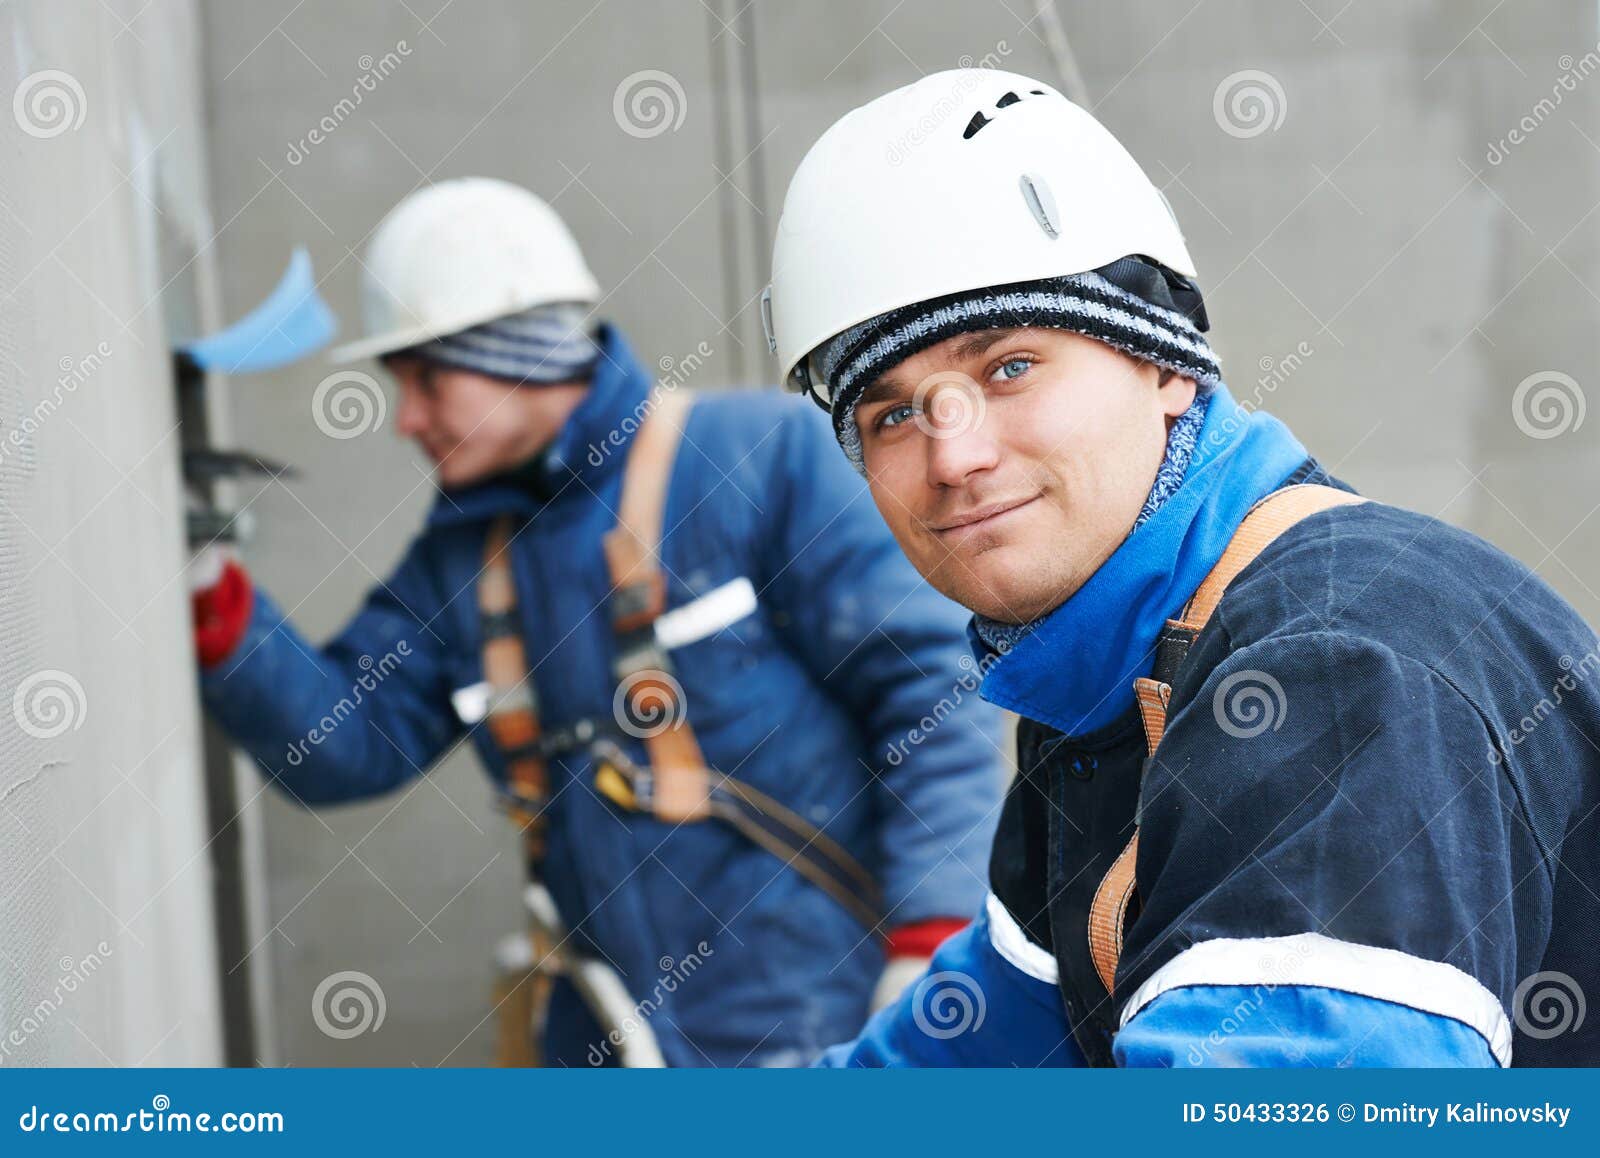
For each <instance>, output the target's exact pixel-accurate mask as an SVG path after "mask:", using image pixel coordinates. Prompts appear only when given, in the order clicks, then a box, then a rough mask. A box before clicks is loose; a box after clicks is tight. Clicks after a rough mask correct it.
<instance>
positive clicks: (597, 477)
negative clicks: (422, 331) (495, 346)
mask: <svg viewBox="0 0 1600 1158" xmlns="http://www.w3.org/2000/svg"><path fill="white" fill-rule="evenodd" d="M599 346H600V361H599V363H598V364H597V365H596V366H595V372H594V377H593V378H592V379H591V380H590V383H589V392H588V394H586V395H585V396H584V399H583V401H582V402H580V403H579V404H578V407H577V409H576V410H574V411H573V412H572V414H571V416H570V417H569V418H568V419H567V422H566V425H564V426H563V427H562V428H561V430H560V432H559V433H558V434H557V435H556V437H555V439H554V440H553V441H552V442H551V443H550V445H549V446H548V447H546V448H545V450H544V452H543V453H542V454H541V455H540V456H539V458H538V459H537V460H536V461H535V462H534V463H532V464H530V466H529V468H528V469H529V470H531V471H533V472H535V473H534V475H533V477H531V478H524V479H522V480H518V479H516V478H513V477H511V476H510V475H496V476H495V477H494V478H491V479H487V480H485V481H483V482H480V483H474V484H472V485H471V486H466V487H462V488H460V489H457V490H448V491H444V492H443V493H442V494H441V495H440V496H439V499H438V501H437V502H435V503H434V505H433V509H432V511H430V512H429V515H428V524H427V525H428V526H429V527H430V528H432V527H436V526H447V525H453V524H457V523H464V522H474V521H479V520H484V519H489V518H493V517H494V516H496V515H502V514H526V515H529V516H532V515H535V514H537V513H538V512H539V511H541V510H543V509H544V508H545V507H546V506H548V505H550V504H552V503H559V502H570V501H573V500H574V499H579V500H581V499H584V498H587V497H589V493H590V491H599V490H600V487H601V484H602V482H603V481H604V480H605V479H606V477H607V476H608V475H610V474H611V473H612V472H614V471H618V470H621V469H622V464H623V462H624V460H625V459H626V458H627V453H628V447H629V446H630V445H631V443H632V441H633V435H634V432H635V431H636V430H637V429H638V416H639V415H640V414H641V413H643V404H644V400H645V399H646V397H648V396H649V393H650V389H651V385H652V383H651V380H650V378H649V376H648V375H647V374H646V372H645V369H644V367H643V366H641V365H640V364H639V361H638V359H637V358H635V357H634V354H633V351H632V350H631V349H630V348H629V347H628V344H627V342H626V341H624V340H623V337H622V335H621V334H620V333H619V332H618V331H617V329H616V328H615V327H614V326H612V325H610V324H609V323H607V324H602V325H601V327H600V333H599ZM527 389H530V390H537V389H538V387H537V386H530V387H527ZM530 482H532V483H535V484H537V485H536V486H530V485H529V483H530ZM536 491H541V492H543V494H544V495H545V496H547V497H545V498H541V497H540V496H539V494H537V493H535V492H536Z"/></svg>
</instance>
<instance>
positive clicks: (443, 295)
mask: <svg viewBox="0 0 1600 1158" xmlns="http://www.w3.org/2000/svg"><path fill="white" fill-rule="evenodd" d="M599 298H600V287H599V286H598V285H597V284H596V283H595V280H594V275H593V274H591V273H590V272H589V267H588V266H587V265H586V264H585V263H584V260H583V254H582V252H581V251H579V249H578V243H577V242H576V241H575V240H574V239H573V237H572V234H571V232H569V231H568V229H567V227H566V225H565V224H564V223H563V222H562V220H561V218H560V217H558V216H557V215H556V211H555V210H554V209H551V208H550V206H549V205H547V204H545V202H544V201H542V200H540V199H539V198H538V197H535V196H534V195H533V194H532V193H530V192H528V191H527V190H526V189H523V188H520V187H518V186H516V185H513V184H511V183H510V182H509V181H498V180H495V179H494V178H492V177H464V178H460V179H458V180H453V181H441V182H439V183H438V184H437V185H430V186H428V187H427V188H425V189H419V190H417V191H416V192H415V193H412V194H411V195H410V196H409V197H407V198H405V200H403V201H401V202H400V204H398V205H396V206H395V207H394V208H393V209H391V210H390V211H389V214H388V216H386V217H385V218H384V219H383V221H382V222H380V223H379V225H378V228H377V229H376V230H375V231H374V232H373V235H372V241H371V242H370V243H369V244H368V245H367V254H366V264H365V268H364V269H363V270H362V275H361V313H362V319H363V321H364V322H365V326H366V337H364V338H362V339H360V340H359V341H355V342H350V343H348V344H346V345H343V346H340V347H338V348H337V349H335V350H334V351H333V352H332V355H331V356H332V357H333V358H334V359H335V360H336V361H354V360H356V359H358V358H371V357H380V356H382V355H384V354H391V353H393V352H395V351H396V350H404V349H406V348H407V347H409V346H415V345H417V344H418V343H419V342H425V341H427V340H429V339H430V338H438V337H442V336H444V335H446V334H454V333H458V332H460V331H461V330H465V329H469V328H471V327H472V326H476V325H479V324H481V323H483V322H487V321H492V320H493V319H495V318H499V317H504V316H506V315H507V314H515V313H521V312H522V311H523V310H527V309H532V308H533V307H534V306H541V305H550V304H553V303H556V302H579V303H583V304H591V303H593V302H596V301H598V300H599Z"/></svg>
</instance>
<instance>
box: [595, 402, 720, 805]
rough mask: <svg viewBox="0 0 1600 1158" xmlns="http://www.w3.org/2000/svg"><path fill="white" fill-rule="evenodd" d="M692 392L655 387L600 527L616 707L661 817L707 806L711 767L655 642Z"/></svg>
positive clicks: (663, 607) (663, 654)
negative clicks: (631, 729) (611, 518)
mask: <svg viewBox="0 0 1600 1158" xmlns="http://www.w3.org/2000/svg"><path fill="white" fill-rule="evenodd" d="M693 403H694V398H693V396H692V395H691V394H690V392H689V391H687V390H673V391H670V392H669V391H665V390H663V391H658V392H657V393H655V394H652V395H651V396H650V409H649V412H648V413H647V414H646V415H645V417H644V420H643V423H642V424H641V425H640V427H639V429H638V431H637V433H635V435H634V437H633V445H632V446H631V447H629V449H628V461H627V464H626V466H625V467H624V468H623V475H622V499H621V502H619V503H618V510H617V525H616V526H615V527H614V528H613V529H612V530H610V531H609V532H607V533H606V537H605V553H606V566H607V567H608V568H609V569H610V572H611V628H612V630H613V631H614V632H615V633H616V639H617V657H616V661H615V664H614V674H615V675H616V679H617V696H616V705H617V708H618V709H619V710H620V711H621V712H623V713H624V714H625V715H626V716H627V717H628V718H629V719H630V720H632V721H634V722H636V723H637V724H639V725H640V726H639V727H638V729H637V733H638V735H639V736H640V738H641V739H642V740H643V742H644V746H645V750H646V751H647V752H648V753H649V754H650V766H651V768H652V770H653V772H654V776H655V792H656V796H655V812H656V814H657V816H659V817H660V818H661V819H663V820H670V821H674V822H681V821H686V820H701V819H704V818H705V816H706V815H708V813H709V811H710V804H709V799H710V774H709V772H708V771H707V769H706V762H705V757H704V756H703V755H702V754H701V752H700V743H699V741H697V740H696V739H695V736H694V731H693V729H691V728H690V727H689V722H688V719H687V717H686V714H685V708H684V704H683V702H682V701H683V689H682V688H680V687H679V686H678V681H677V680H675V679H674V678H673V677H672V662H671V660H670V659H669V658H668V657H667V653H666V652H665V651H663V650H662V649H661V648H660V646H659V645H658V644H657V643H656V637H655V623H656V619H657V618H658V617H659V616H660V615H661V613H662V612H663V611H665V610H666V607H667V584H666V580H665V578H664V577H663V575H662V573H661V556H660V552H661V535H662V531H663V524H664V522H665V515H666V508H667V490H668V485H669V484H670V482H671V481H672V467H673V463H674V462H675V461H676V459H677V453H678V445H679V443H680V442H681V441H682V439H683V427H684V423H685V422H686V420H687V419H688V416H689V408H690V407H691V406H692V405H693Z"/></svg>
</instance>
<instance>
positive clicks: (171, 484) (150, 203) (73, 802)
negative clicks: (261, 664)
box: [0, 0, 222, 1066]
mask: <svg viewBox="0 0 1600 1158" xmlns="http://www.w3.org/2000/svg"><path fill="white" fill-rule="evenodd" d="M197 27H198V26H197V22H196V18H195V14H194V11H193V10H192V7H191V6H190V5H189V4H187V3H183V2H172V0H167V2H158V3H155V4H153V5H151V6H149V7H148V8H147V9H145V10H144V11H143V13H142V14H139V11H138V8H137V6H136V5H134V4H131V3H123V4H111V3H107V4H105V5H99V4H58V3H51V2H47V0H40V2H37V3H33V2H28V3H11V4H8V5H5V6H4V7H0V42H3V43H4V44H5V45H6V46H7V51H6V52H4V53H3V54H0V93H3V94H4V96H5V97H6V98H7V115H6V116H5V117H4V118H3V122H0V590H3V591H4V592H5V595H4V599H3V600H0V693H3V697H4V703H5V705H6V710H4V711H3V712H0V1064H5V1065H45V1064H48V1065H95V1066H98V1065H140V1064H143V1065H194V1064H216V1063H217V1062H218V1061H219V1060H220V1059H221V1056H222V1043H221V1038H220V1029H219V1012H218V1007H219V1001H218V981H217V976H218V974H217V954H216V947H215V944H214V939H213V922H212V912H213V909H212V905H211V895H210V886H211V871H210V866H211V862H210V858H209V854H208V850H207V845H206V840H207V835H208V834H207V831H206V828H205V807H204V795H203V779H202V773H201V764H200V755H199V727H198V725H199V720H198V714H197V710H196V706H195V700H194V690H193V689H194V667H193V661H192V659H191V655H190V653H191V645H190V643H189V629H188V607H187V599H186V592H185V587H184V582H183V578H182V567H183V564H184V561H185V553H184V543H183V529H182V519H181V511H182V505H181V497H180V489H179V478H178V439H177V436H176V432H175V430H174V423H175V414H174V399H173V383H172V361H171V352H170V344H169V343H170V334H171V333H174V332H180V331H187V332H190V333H192V332H193V328H194V327H196V326H199V325H203V324H205V323H206V321H207V317H206V315H207V312H208V308H209V307H214V305H215V290H214V286H213V285H211V284H210V283H209V280H208V274H209V268H210V267H209V265H208V264H207V261H206V259H205V257H204V254H205V250H206V246H207V245H208V243H209V241H210V239H211V235H212V229H211V219H210V217H209V215H208V204H209V198H208V195H207V192H206V186H205V164H204V160H205V154H204V148H205V143H204V140H203V139H202V133H201V129H200V120H199V115H198V114H199V108H200V91H199V54H200V48H199V44H198V43H197Z"/></svg>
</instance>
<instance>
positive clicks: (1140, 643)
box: [969, 387, 1306, 736]
mask: <svg viewBox="0 0 1600 1158" xmlns="http://www.w3.org/2000/svg"><path fill="white" fill-rule="evenodd" d="M1305 461H1306V450H1305V447H1303V446H1301V445H1300V442H1299V441H1298V440H1297V439H1296V438H1295V437H1294V435H1293V434H1291V433H1290V432H1289V429H1288V427H1286V426H1284V425H1283V423H1281V422H1279V421H1278V420H1277V419H1276V418H1273V417H1272V416H1271V415H1270V414H1266V413H1263V412H1262V411H1259V410H1257V411H1249V410H1246V409H1245V408H1244V407H1241V406H1239V405H1238V404H1237V403H1236V402H1235V401H1234V400H1233V398H1232V396H1231V395H1230V394H1229V393H1228V391H1227V388H1226V387H1218V388H1217V390H1216V392H1215V395H1214V397H1213V398H1212V402H1211V407H1210V410H1209V412H1208V413H1207V415H1206V421H1205V425H1204V426H1203V427H1201V430H1200V439H1199V445H1198V446H1197V447H1196V449H1195V454H1194V458H1193V459H1192V460H1191V462H1190V464H1189V470H1188V472H1187V473H1186V474H1185V476H1184V482H1183V485H1182V486H1181V487H1179V488H1178V490H1177V491H1176V492H1175V493H1174V494H1173V495H1172V497H1171V498H1169V499H1168V500H1167V501H1166V502H1165V503H1164V504H1163V505H1162V506H1161V507H1160V508H1159V509H1158V510H1157V511H1156V512H1155V514H1154V515H1152V516H1151V517H1150V518H1149V520H1148V521H1146V522H1145V523H1144V524H1143V525H1141V526H1140V527H1139V529H1138V530H1137V531H1135V532H1134V533H1133V534H1132V535H1130V536H1128V538H1127V539H1126V540H1125V541H1124V542H1123V544H1122V546H1120V547H1119V548H1117V550H1116V551H1115V552H1113V553H1112V555H1111V557H1110V558H1109V559H1107V560H1106V561H1105V562H1104V563H1102V564H1101V565H1100V569H1099V570H1097V571H1096V572H1095V573H1094V574H1093V575H1092V576H1090V578H1089V581H1088V582H1087V583H1085V584H1084V585H1083V586H1082V587H1081V588H1079V590H1078V591H1077V592H1076V593H1074V594H1073V596H1072V597H1071V598H1070V599H1068V600H1067V601H1066V602H1065V603H1063V604H1062V605H1061V606H1060V607H1058V608H1056V610H1054V611H1052V612H1050V613H1049V614H1048V615H1046V616H1045V617H1044V618H1043V619H1041V620H1040V621H1039V622H1038V624H1037V625H1036V626H1035V627H1034V629H1033V630H1032V631H1031V632H1029V633H1028V634H1027V635H1025V636H1024V637H1023V638H1022V639H1021V640H1019V641H1018V642H1017V643H1016V644H1015V645H1014V646H1013V647H1012V648H1011V649H1010V650H1009V651H1008V652H1006V653H1005V654H1004V655H1003V656H996V655H994V653H993V652H992V651H990V649H989V648H988V647H987V645H985V644H984V643H983V642H982V640H981V639H979V638H978V636H977V633H976V631H970V630H969V636H970V638H971V639H972V640H973V642H974V646H975V648H976V649H977V652H978V655H979V657H980V659H982V660H983V661H984V663H983V667H984V668H985V671H986V675H985V677H984V681H983V684H982V689H981V694H982V695H983V698H984V699H986V700H988V701H990V702H991V703H994V704H997V705H999V706H1000V707H1003V708H1007V709H1009V710H1011V711H1013V712H1016V713H1017V714H1019V715H1022V716H1026V717H1027V718H1029V719H1031V720H1036V721H1038V722H1039V723H1042V724H1047V725H1049V726H1050V727H1052V728H1055V729H1056V730H1057V731H1060V732H1063V733H1065V734H1067V735H1069V736H1084V735H1087V734H1088V733H1091V732H1096V731H1098V730H1100V729H1102V728H1105V727H1108V726H1109V725H1111V724H1114V723H1116V722H1117V721H1118V720H1119V718H1120V717H1121V716H1122V715H1123V714H1124V712H1125V711H1127V709H1128V708H1129V706H1130V704H1131V703H1132V700H1133V691H1132V685H1133V681H1134V679H1136V678H1137V677H1139V676H1144V675H1148V674H1149V673H1150V669H1151V665H1152V662H1153V660H1154V655H1155V644H1156V639H1157V636H1158V635H1159V634H1160V631H1161V628H1162V625H1163V624H1164V623H1165V622H1166V621H1167V619H1168V618H1169V617H1171V616H1172V615H1175V614H1176V613H1177V612H1178V610H1179V609H1180V608H1181V607H1182V606H1183V604H1184V602H1185V601H1186V600H1187V599H1188V598H1189V596H1190V595H1192V594H1193V593H1194V591H1195V589H1196V588H1197V587H1199V586H1200V582H1201V580H1202V579H1204V578H1205V576H1206V574H1207V573H1208V572H1209V571H1210V570H1211V568H1212V567H1213V566H1215V565H1216V563H1217V560H1219V559H1220V558H1222V553H1223V551H1224V550H1225V549H1226V548H1227V546H1228V543H1229V541H1230V540H1231V539H1232V538H1233V532H1234V530H1235V529H1236V528H1237V527H1238V526H1239V524H1240V523H1241V522H1242V521H1243V520H1244V516H1245V515H1246V514H1247V513H1248V512H1249V510H1250V508H1251V507H1252V506H1254V505H1255V504H1256V503H1257V502H1258V501H1259V500H1260V499H1262V498H1264V497H1265V496H1266V495H1268V494H1270V493H1271V492H1272V491H1274V490H1276V489H1277V488H1278V487H1279V486H1280V485H1281V484H1282V483H1283V481H1284V480H1285V479H1287V478H1289V476H1290V475H1292V474H1293V473H1294V472H1295V470H1296V469H1297V468H1299V467H1300V466H1301V464H1302V463H1304V462H1305Z"/></svg>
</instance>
